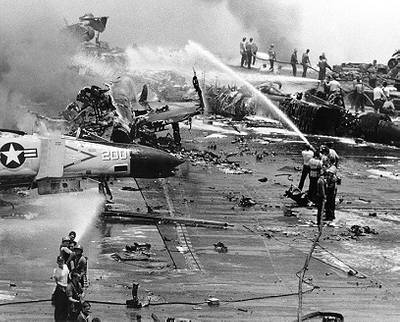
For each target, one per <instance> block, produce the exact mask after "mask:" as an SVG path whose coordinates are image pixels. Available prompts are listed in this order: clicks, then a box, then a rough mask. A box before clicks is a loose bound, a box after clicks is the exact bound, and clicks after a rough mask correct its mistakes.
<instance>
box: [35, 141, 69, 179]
mask: <svg viewBox="0 0 400 322" xmlns="http://www.w3.org/2000/svg"><path fill="white" fill-rule="evenodd" d="M64 150H65V141H64V140H63V139H61V138H49V139H43V140H42V145H41V148H40V168H39V173H38V174H37V176H36V180H40V179H44V178H61V177H62V176H63V173H64V169H63V164H64Z"/></svg>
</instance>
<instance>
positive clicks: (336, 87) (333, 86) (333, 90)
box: [327, 74, 342, 95]
mask: <svg viewBox="0 0 400 322" xmlns="http://www.w3.org/2000/svg"><path fill="white" fill-rule="evenodd" d="M327 78H328V80H329V81H328V87H329V95H331V94H337V93H340V91H341V89H342V87H341V86H340V83H339V82H338V81H337V77H336V74H333V75H332V78H333V79H332V78H331V77H330V76H329V75H328V76H327Z"/></svg>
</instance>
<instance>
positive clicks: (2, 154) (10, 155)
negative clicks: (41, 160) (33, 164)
mask: <svg viewBox="0 0 400 322" xmlns="http://www.w3.org/2000/svg"><path fill="white" fill-rule="evenodd" d="M37 157H38V153H37V149H25V148H24V147H23V146H22V145H21V144H19V143H15V142H9V143H6V144H4V145H3V146H2V147H1V148H0V162H1V164H2V165H4V166H5V167H7V168H9V169H16V168H18V167H20V166H21V165H23V164H24V162H25V160H26V159H29V158H37Z"/></svg>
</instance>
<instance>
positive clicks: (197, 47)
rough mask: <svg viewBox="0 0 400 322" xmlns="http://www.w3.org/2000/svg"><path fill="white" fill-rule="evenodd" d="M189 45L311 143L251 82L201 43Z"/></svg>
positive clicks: (190, 42)
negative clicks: (242, 85)
mask: <svg viewBox="0 0 400 322" xmlns="http://www.w3.org/2000/svg"><path fill="white" fill-rule="evenodd" d="M189 46H190V47H192V48H193V50H194V51H196V52H197V53H198V54H201V55H202V56H203V57H204V58H206V59H207V60H208V61H209V62H210V63H212V64H214V65H215V66H217V67H219V68H220V69H222V70H223V71H225V72H226V73H227V74H228V75H230V76H231V77H233V78H234V79H235V80H237V81H238V82H240V83H242V84H244V85H245V86H246V87H247V88H248V89H249V90H250V91H251V92H252V94H253V95H254V96H256V97H257V98H259V99H260V100H261V101H262V102H263V103H265V105H266V106H268V107H269V108H270V109H271V110H272V111H273V112H274V113H275V114H276V115H277V116H278V117H279V118H280V119H282V120H283V121H284V122H285V123H286V124H287V125H288V126H289V127H290V128H291V129H292V130H293V131H294V132H296V133H297V135H298V136H299V137H300V138H301V139H302V140H303V141H304V142H305V143H306V144H307V145H311V144H310V142H309V141H308V140H307V138H306V137H305V136H304V134H303V133H301V131H300V130H299V129H298V128H297V127H296V125H294V123H293V122H292V121H291V120H290V119H289V118H288V117H287V116H286V115H285V113H283V112H282V111H281V110H280V109H279V108H278V107H277V106H276V105H275V104H274V103H273V102H272V101H271V100H270V99H269V98H268V97H266V96H265V95H264V94H263V93H261V92H260V91H259V90H258V89H256V88H255V87H254V86H253V85H252V84H251V83H249V82H248V81H247V80H245V79H244V78H243V77H241V76H239V75H238V74H237V73H235V72H234V71H233V70H232V69H231V68H229V67H228V66H226V65H225V64H224V63H223V62H222V61H221V60H220V59H218V58H217V57H216V56H215V55H214V54H212V53H211V52H210V51H208V50H207V49H205V48H203V47H202V46H201V45H199V44H197V43H196V42H194V41H191V40H189Z"/></svg>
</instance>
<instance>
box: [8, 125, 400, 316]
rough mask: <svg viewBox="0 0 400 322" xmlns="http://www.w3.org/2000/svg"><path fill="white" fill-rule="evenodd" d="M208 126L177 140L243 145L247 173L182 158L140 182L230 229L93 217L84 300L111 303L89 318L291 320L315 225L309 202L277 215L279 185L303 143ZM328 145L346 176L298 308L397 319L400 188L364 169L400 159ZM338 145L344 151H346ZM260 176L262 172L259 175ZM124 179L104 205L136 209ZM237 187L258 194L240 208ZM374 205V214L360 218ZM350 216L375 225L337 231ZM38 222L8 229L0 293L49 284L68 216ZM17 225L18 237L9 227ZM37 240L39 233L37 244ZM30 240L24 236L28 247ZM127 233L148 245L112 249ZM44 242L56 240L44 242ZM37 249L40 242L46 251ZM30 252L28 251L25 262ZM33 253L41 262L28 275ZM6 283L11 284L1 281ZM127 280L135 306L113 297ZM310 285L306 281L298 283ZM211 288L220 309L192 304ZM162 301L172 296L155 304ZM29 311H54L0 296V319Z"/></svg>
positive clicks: (163, 206) (175, 210)
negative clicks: (139, 305)
mask: <svg viewBox="0 0 400 322" xmlns="http://www.w3.org/2000/svg"><path fill="white" fill-rule="evenodd" d="M210 133H212V132H207V133H205V132H204V131H199V130H196V131H193V132H191V133H189V132H187V131H185V132H184V134H183V136H184V138H185V143H184V144H185V146H187V147H188V148H190V147H193V146H196V147H197V148H199V149H207V146H208V145H210V144H211V143H215V144H217V150H216V151H213V152H215V153H217V154H221V153H224V154H228V153H231V152H240V151H242V155H241V154H240V153H239V154H238V155H237V156H234V157H231V160H236V161H238V162H239V163H240V164H241V165H242V166H243V167H246V168H249V169H252V170H253V174H243V175H233V174H225V173H223V172H222V171H221V170H219V169H217V168H216V167H209V166H206V165H201V164H199V163H190V162H187V163H186V164H184V165H182V166H181V167H180V170H179V171H178V173H177V175H176V176H175V177H172V178H168V179H161V180H139V186H140V187H141V188H142V192H143V194H144V197H145V200H146V202H147V203H148V205H150V206H151V207H152V208H153V209H155V210H159V211H162V212H163V213H165V215H168V216H174V217H183V218H199V219H207V220H218V221H222V222H229V223H232V224H234V227H233V228H228V229H213V228H204V227H190V226H188V225H183V224H179V225H169V224H158V223H156V224H154V225H143V224H142V223H140V224H137V225H132V224H126V223H125V224H124V223H115V222H114V223H109V222H108V223H107V222H104V221H102V220H100V219H98V220H97V221H95V224H92V225H91V226H90V228H89V229H88V230H87V232H86V233H85V235H84V236H83V238H82V240H81V241H80V242H81V243H82V244H83V245H84V247H85V250H86V253H87V255H88V256H89V278H90V282H91V284H90V286H89V289H88V290H87V299H88V300H94V301H103V302H113V303H114V304H115V305H106V304H97V303H94V304H93V306H92V311H93V316H99V317H101V318H102V320H104V321H117V320H118V321H121V320H127V321H129V320H133V319H135V316H136V314H140V315H141V316H142V319H143V320H144V321H149V320H151V318H150V317H151V314H153V313H155V314H156V315H157V316H158V317H160V318H162V319H165V318H166V317H170V316H174V317H176V318H188V319H192V320H195V321H213V320H216V321H220V320H225V321H227V320H240V321H242V320H252V321H254V320H258V321H293V320H295V318H296V313H297V304H298V302H297V301H298V298H297V294H296V293H297V287H298V279H297V277H296V272H297V271H299V270H300V269H301V267H302V266H303V264H304V260H305V257H306V254H307V252H308V251H309V248H310V246H311V243H312V239H313V237H314V235H315V232H316V228H315V226H314V225H312V221H313V220H315V218H314V216H313V214H314V213H315V209H314V210H311V209H306V208H293V209H292V211H293V212H294V214H295V215H297V217H296V216H293V217H286V216H284V209H285V207H291V206H292V205H293V204H292V203H291V202H290V201H289V200H288V199H285V198H284V197H283V193H284V190H285V189H286V188H287V187H288V186H289V185H290V184H291V183H292V182H294V183H296V182H297V181H298V179H299V177H300V172H299V171H296V170H295V167H296V166H299V164H300V158H299V151H300V150H301V145H299V144H298V143H296V142H295V140H296V139H288V140H286V141H285V140H284V141H279V140H278V141H277V142H273V141H271V142H270V143H269V144H261V143H260V142H259V141H257V140H252V137H246V139H245V144H243V143H239V142H236V143H231V142H232V140H233V137H232V134H230V133H225V134H226V135H228V137H225V138H220V139H218V138H214V139H204V137H205V136H206V135H208V134H210ZM254 138H259V135H257V136H254ZM312 140H313V141H314V142H317V141H319V140H321V139H318V138H312ZM291 141H293V142H291ZM256 151H257V152H260V151H264V152H265V153H264V158H263V159H262V160H261V161H256V158H255V154H256ZM337 151H338V153H339V155H341V156H344V157H345V159H344V161H343V163H342V164H341V169H342V174H343V185H342V186H341V187H340V188H339V194H338V197H339V198H342V199H343V202H342V203H341V204H340V205H339V207H338V216H337V217H338V220H337V221H336V222H335V225H336V226H337V227H326V228H325V229H324V234H323V236H322V238H321V240H320V246H318V247H317V249H316V251H315V258H313V259H312V261H311V264H310V269H309V271H308V272H307V275H306V276H307V277H308V278H309V279H310V283H312V285H314V286H315V287H317V288H316V289H314V290H313V291H312V292H309V293H307V294H305V295H304V305H303V312H304V313H309V312H312V311H334V312H339V313H341V314H343V315H344V317H345V320H346V321H378V320H383V319H385V320H386V321H398V320H399V318H400V311H399V309H398V307H399V302H398V295H399V285H398V277H399V275H398V274H399V271H398V269H399V267H400V259H399V258H400V257H399V254H400V253H399V252H398V250H399V248H398V245H397V237H396V236H398V233H399V230H400V228H399V225H398V223H399V220H400V219H399V218H400V217H398V214H397V213H396V209H400V199H399V198H398V197H397V196H398V193H399V190H400V188H399V186H398V183H397V181H396V180H394V179H389V178H384V177H379V176H377V177H370V175H371V173H370V172H368V171H367V170H369V169H375V168H377V165H381V166H380V167H378V168H380V169H382V168H383V166H384V165H385V164H386V169H389V170H390V171H394V172H396V171H397V170H398V168H399V164H398V161H397V159H395V160H385V159H379V158H378V159H376V158H372V159H368V160H367V159H366V158H365V157H364V155H365V154H367V155H369V156H372V155H378V156H379V155H392V156H398V150H390V151H389V150H387V149H383V148H382V149H381V147H379V146H376V147H373V148H371V147H356V146H350V147H349V146H348V145H344V144H338V148H337ZM346 154H347V155H350V154H351V155H352V156H353V157H346ZM388 164H389V166H388ZM262 177H266V178H268V181H267V182H264V183H262V182H259V181H258V179H259V178H262ZM292 180H293V181H292ZM123 186H129V187H133V188H137V186H136V184H135V182H134V181H133V180H128V181H120V182H114V184H113V185H112V189H113V191H114V195H115V204H114V205H113V208H114V209H129V210H130V211H135V212H136V211H138V212H145V210H146V203H145V202H144V201H143V198H142V196H141V194H140V192H139V191H126V190H125V191H122V190H121V187H123ZM242 195H244V196H247V197H251V198H252V199H253V200H255V201H256V202H257V204H256V205H255V206H253V207H249V208H242V207H239V206H238V205H237V204H238V202H237V200H236V199H235V198H233V199H232V196H234V197H238V198H240V197H241V196H242ZM228 196H230V197H231V200H229V198H228ZM360 197H361V199H360ZM33 200H34V199H33ZM67 203H68V202H67ZM137 208H138V209H137ZM372 212H376V213H377V216H376V217H372V216H369V214H370V213H372ZM40 218H42V217H41V213H40V211H39V216H38V217H37V218H33V219H31V220H30V221H28V220H26V219H22V218H21V219H2V223H6V226H8V227H9V229H8V230H7V231H9V232H10V231H12V228H15V227H16V225H15V224H10V220H15V221H18V224H19V225H21V226H20V227H21V231H24V229H28V228H26V227H32V225H36V224H35V222H37V221H39V219H40ZM46 218H47V220H49V217H44V218H43V220H44V221H43V222H44V223H46V222H47V221H46ZM49 222H51V221H49ZM356 223H357V224H362V225H369V226H371V227H373V228H375V229H377V230H378V232H379V235H371V236H362V237H360V239H359V240H355V239H351V238H348V236H346V235H341V233H342V232H346V231H347V229H346V227H349V226H350V225H352V224H356ZM3 227H4V226H3ZM24 227H25V228H24ZM41 227H43V228H42V230H41V231H37V230H34V231H32V232H31V235H30V239H24V238H22V237H19V238H17V239H16V240H15V241H14V245H17V246H18V247H17V250H15V251H11V248H12V246H10V244H7V246H6V247H3V246H2V250H3V253H2V256H1V268H0V280H1V281H0V295H1V296H2V298H1V299H2V300H1V302H5V301H23V300H33V299H45V298H48V297H49V295H50V294H51V291H52V288H53V283H52V282H51V280H50V279H49V277H50V276H51V272H52V267H53V265H54V264H53V261H54V260H53V259H54V258H55V255H56V250H57V247H58V242H59V239H60V237H61V236H62V235H63V234H64V233H63V231H64V232H65V231H68V230H69V227H72V226H70V225H69V224H64V225H61V226H60V225H57V228H55V227H53V228H52V229H51V230H50V229H47V228H46V226H45V225H43V226H41ZM66 227H68V228H66ZM2 231H3V232H4V231H5V230H4V228H3V230H2ZM14 234H15V235H18V233H17V231H16V230H15V231H14ZM2 237H3V238H2V240H1V241H2V245H5V243H6V242H7V240H5V239H4V235H3V234H2ZM78 237H79V236H78ZM40 238H42V241H41V242H38V241H37V240H40ZM28 240H33V242H32V244H31V246H29V245H28ZM135 241H141V242H149V243H151V244H152V248H151V253H152V254H151V257H150V259H149V260H146V261H116V260H114V259H113V257H112V254H114V253H118V254H121V256H123V255H124V252H123V251H122V250H123V248H124V247H125V245H127V244H133V242H135ZM219 241H221V242H223V243H224V244H225V245H226V246H227V247H228V252H227V253H218V252H216V251H215V250H214V246H213V244H214V243H217V242H219ZM50 244H53V245H54V247H53V248H55V249H52V248H50V247H49V245H50ZM30 247H33V248H34V250H32V249H31V248H30ZM44 248H47V249H48V251H47V253H46V252H45V251H43V249H44ZM27 254H31V255H32V256H33V257H35V258H32V259H31V262H30V261H29V260H27V258H26V256H27ZM30 263H33V264H37V263H40V264H41V265H40V266H39V267H40V268H39V269H34V270H33V273H32V269H31V267H32V266H31V264H30ZM21 266H26V267H27V268H26V269H25V270H23V271H20V270H19V269H17V268H18V267H21ZM35 267H36V266H35ZM349 270H355V271H356V272H357V273H358V274H357V275H356V276H351V275H349V274H348V273H347V272H348V271H349ZM10 281H11V282H12V283H15V284H16V286H11V287H10ZM133 281H138V282H139V283H140V289H139V295H140V296H141V297H142V298H143V299H144V298H148V299H150V300H151V303H153V304H156V305H154V306H153V305H150V306H149V307H146V308H143V309H141V310H134V309H127V308H126V307H125V306H124V305H119V304H123V303H125V300H127V299H129V298H130V286H131V284H132V282H133ZM310 289H311V287H310V286H307V285H304V290H310ZM211 296H213V297H217V298H219V299H220V300H221V305H220V306H219V307H209V306H207V305H206V304H200V303H203V302H204V300H205V299H207V298H209V297H211ZM165 302H170V303H180V304H168V305H157V304H162V303H165ZM32 316H34V317H35V318H34V319H33V320H35V319H37V320H42V321H43V320H51V319H52V307H51V306H50V304H49V303H46V302H45V303H32V304H24V305H19V306H0V320H24V319H25V320H26V319H28V320H32Z"/></svg>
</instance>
